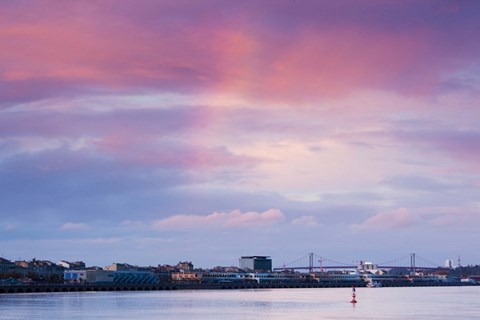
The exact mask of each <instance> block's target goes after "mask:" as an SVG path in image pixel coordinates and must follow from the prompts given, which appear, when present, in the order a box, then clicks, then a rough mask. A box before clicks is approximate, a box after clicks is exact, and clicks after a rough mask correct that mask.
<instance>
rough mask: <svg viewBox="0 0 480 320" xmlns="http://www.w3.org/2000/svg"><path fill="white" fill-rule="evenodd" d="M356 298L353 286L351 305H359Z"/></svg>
mask: <svg viewBox="0 0 480 320" xmlns="http://www.w3.org/2000/svg"><path fill="white" fill-rule="evenodd" d="M356 297H357V296H356V294H355V286H352V301H350V303H357V300H356V299H355V298H356Z"/></svg>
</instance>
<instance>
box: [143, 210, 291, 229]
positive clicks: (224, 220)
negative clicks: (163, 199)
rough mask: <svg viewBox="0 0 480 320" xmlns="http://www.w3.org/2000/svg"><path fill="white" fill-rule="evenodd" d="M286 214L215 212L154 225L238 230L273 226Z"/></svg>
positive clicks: (277, 211)
mask: <svg viewBox="0 0 480 320" xmlns="http://www.w3.org/2000/svg"><path fill="white" fill-rule="evenodd" d="M284 218H285V217H284V214H283V213H282V212H281V211H280V210H278V209H269V210H267V211H264V212H256V211H249V212H244V213H242V212H241V211H240V210H233V211H230V212H214V213H211V214H209V215H206V216H202V215H175V216H171V217H168V218H165V219H161V220H157V221H155V222H154V223H153V227H154V228H155V229H190V228H197V227H215V228H236V227H255V226H263V225H271V224H274V223H278V222H280V221H282V220H284Z"/></svg>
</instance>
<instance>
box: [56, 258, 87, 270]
mask: <svg viewBox="0 0 480 320" xmlns="http://www.w3.org/2000/svg"><path fill="white" fill-rule="evenodd" d="M57 264H58V265H59V266H62V267H64V268H65V269H71V270H82V269H85V262H83V261H74V262H70V261H66V260H60V261H58V263H57Z"/></svg>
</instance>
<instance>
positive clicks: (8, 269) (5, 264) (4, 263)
mask: <svg viewBox="0 0 480 320" xmlns="http://www.w3.org/2000/svg"><path fill="white" fill-rule="evenodd" d="M13 273H18V272H17V265H16V264H15V263H13V262H11V261H10V260H7V259H4V258H0V274H5V275H6V274H13Z"/></svg>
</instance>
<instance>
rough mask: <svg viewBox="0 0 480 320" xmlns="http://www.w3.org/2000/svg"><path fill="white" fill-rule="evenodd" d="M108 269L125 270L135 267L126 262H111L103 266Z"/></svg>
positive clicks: (135, 268)
mask: <svg viewBox="0 0 480 320" xmlns="http://www.w3.org/2000/svg"><path fill="white" fill-rule="evenodd" d="M104 269H105V270H108V271H126V270H137V267H135V266H132V265H129V264H128V263H112V264H111V265H109V266H106V267H105V268H104Z"/></svg>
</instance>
